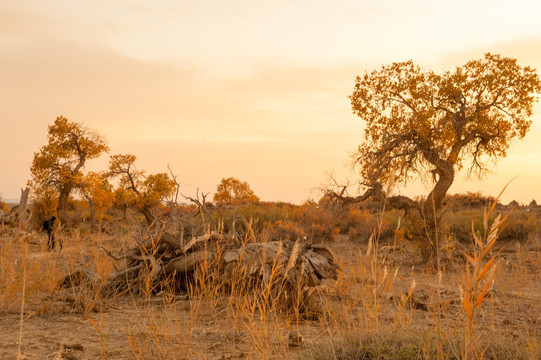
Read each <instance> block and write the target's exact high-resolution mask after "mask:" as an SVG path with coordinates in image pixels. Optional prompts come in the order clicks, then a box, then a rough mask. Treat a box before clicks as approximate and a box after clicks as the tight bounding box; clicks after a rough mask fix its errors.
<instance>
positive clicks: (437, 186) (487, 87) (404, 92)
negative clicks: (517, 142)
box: [350, 54, 541, 233]
mask: <svg viewBox="0 0 541 360" xmlns="http://www.w3.org/2000/svg"><path fill="white" fill-rule="evenodd" d="M540 89H541V84H540V82H539V77H538V75H537V73H536V71H535V70H534V69H531V68H530V67H522V66H519V65H517V62H516V60H515V59H511V58H505V57H501V56H500V55H491V54H486V55H485V57H484V58H483V59H480V60H472V61H469V62H468V63H466V64H465V65H463V66H461V67H457V68H456V69H454V70H453V71H447V72H444V73H442V74H437V73H435V72H433V71H430V70H428V71H425V70H422V69H421V68H420V67H419V66H417V65H415V64H414V63H413V62H412V61H407V62H402V63H393V64H391V65H388V66H383V67H382V68H381V69H380V70H375V71H372V72H371V73H366V74H365V75H364V76H360V77H357V81H356V84H355V90H354V92H353V94H352V95H351V96H350V99H351V104H352V107H353V112H354V113H355V114H356V115H358V116H359V117H360V118H361V119H362V120H364V122H365V123H366V127H365V130H364V141H363V142H362V144H361V145H360V146H359V151H358V154H357V156H356V161H357V164H358V165H359V168H360V174H361V178H362V183H363V184H364V185H366V186H368V187H371V188H372V189H377V188H378V187H379V189H381V185H380V184H382V183H389V182H393V181H396V182H402V183H406V182H407V181H408V180H410V179H412V178H413V177H416V176H419V177H420V178H421V179H423V180H426V181H428V182H432V183H433V184H434V187H433V188H432V191H431V192H430V193H429V195H428V196H427V198H426V200H425V201H424V203H423V204H421V207H420V216H421V217H422V219H423V222H424V223H425V224H427V225H429V226H428V228H430V227H431V226H430V225H433V219H434V218H435V214H436V212H437V210H438V209H439V208H440V205H441V203H442V200H443V198H444V197H445V194H446V193H447V191H448V189H449V187H450V186H451V184H452V183H453V181H454V179H455V174H456V172H457V171H458V170H460V169H463V168H464V169H467V172H468V175H470V176H482V175H483V174H484V173H486V172H487V170H488V169H489V168H490V164H492V163H494V162H495V161H496V160H497V159H498V158H500V157H505V156H506V152H507V149H508V148H509V145H510V143H511V140H513V139H515V138H518V139H522V138H523V137H524V136H525V135H526V133H527V132H528V130H529V129H530V124H531V120H530V117H531V115H532V106H533V103H534V101H535V100H536V98H535V94H536V93H537V92H539V90H540ZM378 184H379V185H378ZM432 228H433V227H432ZM426 230H427V228H426V227H425V228H424V229H423V231H421V233H426Z"/></svg>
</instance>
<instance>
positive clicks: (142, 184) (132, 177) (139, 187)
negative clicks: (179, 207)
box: [108, 154, 176, 226]
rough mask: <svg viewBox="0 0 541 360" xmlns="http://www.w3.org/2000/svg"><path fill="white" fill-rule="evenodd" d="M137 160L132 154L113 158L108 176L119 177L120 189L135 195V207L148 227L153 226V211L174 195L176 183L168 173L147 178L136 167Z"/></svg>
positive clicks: (133, 198)
mask: <svg viewBox="0 0 541 360" xmlns="http://www.w3.org/2000/svg"><path fill="white" fill-rule="evenodd" d="M135 160H136V157H135V155H130V154H128V155H113V156H111V160H110V162H109V172H108V175H109V176H110V177H118V178H119V179H120V187H121V188H122V189H124V190H125V191H128V192H131V193H132V194H133V195H134V196H133V197H131V199H132V200H133V202H134V203H135V207H136V208H137V209H138V210H139V211H140V212H141V213H142V214H143V216H144V217H145V220H146V222H147V225H148V226H151V225H153V224H154V222H155V216H154V215H153V212H152V209H153V208H154V207H156V206H157V205H159V204H160V202H161V201H163V200H165V199H166V198H167V197H169V196H171V195H172V194H173V192H174V191H175V187H176V183H175V181H174V180H172V179H171V178H170V177H169V175H168V174H167V173H158V174H153V175H148V176H145V172H144V171H142V170H137V168H136V167H135ZM124 195H126V194H124ZM126 198H128V197H126Z"/></svg>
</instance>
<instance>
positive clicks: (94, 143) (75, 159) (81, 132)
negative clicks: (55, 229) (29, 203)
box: [28, 116, 109, 215]
mask: <svg viewBox="0 0 541 360" xmlns="http://www.w3.org/2000/svg"><path fill="white" fill-rule="evenodd" d="M47 139H48V143H47V145H44V146H42V147H41V148H40V150H39V151H38V152H36V153H34V159H33V161H32V167H31V168H30V173H31V180H30V181H29V182H28V185H29V186H30V187H31V188H32V190H33V192H32V193H33V194H34V195H33V196H34V203H43V204H44V206H46V207H47V209H45V208H44V209H43V210H44V211H51V210H52V209H49V207H50V206H51V204H52V203H54V202H55V201H58V205H57V206H58V212H59V215H62V214H61V213H62V212H63V211H64V209H65V206H66V204H67V200H68V197H69V195H70V193H71V190H72V189H73V188H75V187H79V186H80V185H81V183H82V180H83V173H82V170H83V167H84V165H85V163H86V161H87V160H89V159H94V158H97V157H98V156H100V155H101V154H102V153H103V152H107V151H109V147H108V146H107V145H106V144H105V140H104V139H103V137H102V136H101V135H99V134H98V133H97V132H94V131H92V130H89V129H87V128H85V127H84V126H83V125H81V124H79V123H76V122H70V121H69V120H68V119H67V118H65V117H63V116H59V117H57V118H56V120H55V121H54V123H53V124H52V125H50V126H49V128H48V134H47ZM55 194H56V195H55ZM55 197H56V200H54V198H55Z"/></svg>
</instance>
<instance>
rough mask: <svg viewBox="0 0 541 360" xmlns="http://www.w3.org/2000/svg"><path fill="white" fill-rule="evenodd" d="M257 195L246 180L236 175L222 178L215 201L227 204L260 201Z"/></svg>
mask: <svg viewBox="0 0 541 360" xmlns="http://www.w3.org/2000/svg"><path fill="white" fill-rule="evenodd" d="M258 201H259V197H257V196H256V195H255V194H254V192H253V191H252V189H250V185H248V183H247V182H246V181H244V182H242V181H240V180H238V179H236V178H234V177H230V178H227V179H225V178H224V179H222V181H221V182H220V184H218V186H217V187H216V193H215V194H214V202H217V203H226V204H232V205H237V204H242V203H247V202H258Z"/></svg>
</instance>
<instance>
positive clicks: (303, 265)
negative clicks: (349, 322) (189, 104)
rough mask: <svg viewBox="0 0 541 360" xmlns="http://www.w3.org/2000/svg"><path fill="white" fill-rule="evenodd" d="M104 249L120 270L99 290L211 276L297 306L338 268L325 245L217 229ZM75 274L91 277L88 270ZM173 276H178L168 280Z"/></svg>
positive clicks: (224, 283) (156, 285) (193, 280)
mask: <svg viewBox="0 0 541 360" xmlns="http://www.w3.org/2000/svg"><path fill="white" fill-rule="evenodd" d="M104 250H105V251H106V252H107V254H109V255H110V256H111V257H113V258H114V259H115V260H116V261H122V262H123V265H122V267H121V270H119V271H117V272H116V273H113V274H112V275H111V276H109V278H107V279H105V281H104V282H103V285H104V286H103V288H104V291H105V293H117V292H122V291H125V290H136V289H137V288H138V286H139V285H140V284H145V286H146V288H147V289H148V284H150V285H151V287H150V288H151V289H154V291H156V292H157V291H159V290H160V289H161V288H163V287H165V286H168V288H169V289H170V285H171V284H172V283H174V284H180V285H179V286H181V285H182V284H184V285H186V284H187V283H191V284H192V285H196V286H197V285H198V284H201V281H215V283H214V284H215V285H216V286H220V287H222V288H223V290H224V291H225V290H227V289H230V290H232V289H237V290H238V289H242V291H247V292H250V291H255V294H257V296H263V297H265V301H268V298H269V296H270V294H272V295H273V296H274V299H275V300H276V299H278V301H277V302H279V303H281V304H283V305H286V306H289V307H290V306H292V305H296V306H297V308H299V307H302V304H305V303H306V300H307V298H308V297H309V296H310V295H311V294H312V293H313V292H314V289H315V288H316V287H317V286H319V285H321V284H322V282H323V281H324V280H325V279H336V278H337V276H338V272H339V270H340V269H339V266H338V264H337V262H336V260H335V258H334V255H333V253H332V251H331V250H330V249H329V247H327V246H325V245H311V244H304V243H301V242H300V241H297V242H293V241H289V240H281V241H270V242H266V243H254V242H242V241H239V240H237V239H236V237H235V236H232V235H228V236H226V235H223V234H221V233H217V232H209V233H207V234H205V235H202V236H198V237H194V238H192V239H191V241H189V242H188V243H187V244H186V245H185V246H182V245H181V243H180V242H179V241H178V237H177V236H175V235H172V234H164V235H161V236H159V237H157V238H149V239H146V240H144V241H142V242H141V244H140V245H139V246H137V247H135V248H133V249H130V250H128V251H126V252H125V253H124V254H121V255H114V254H112V253H111V252H110V251H108V250H106V249H104ZM202 274H205V276H201V275H202ZM81 276H82V277H84V278H85V279H86V280H89V279H91V276H90V274H88V273H84V272H83V273H81ZM72 277H73V276H72ZM175 278H178V279H182V280H183V281H173V282H171V280H172V279H173V280H174V279H175ZM76 279H77V278H76ZM196 279H198V280H196ZM209 279H211V280H209ZM64 282H65V283H68V280H65V281H64ZM186 288H187V287H185V288H184V289H182V288H176V290H177V291H182V290H185V289H186ZM282 300H285V302H284V301H282ZM275 303H276V302H275Z"/></svg>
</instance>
